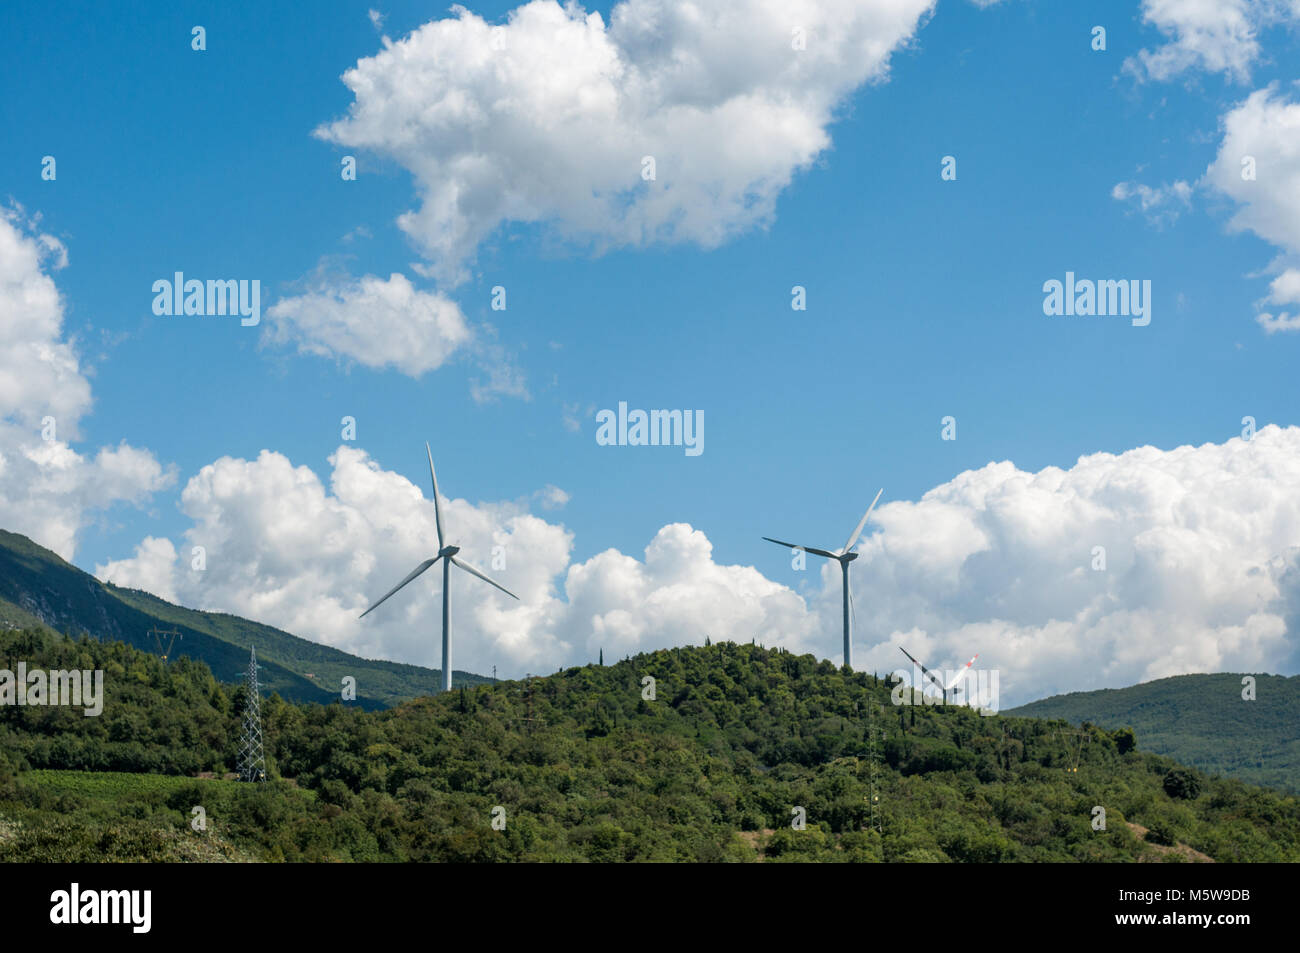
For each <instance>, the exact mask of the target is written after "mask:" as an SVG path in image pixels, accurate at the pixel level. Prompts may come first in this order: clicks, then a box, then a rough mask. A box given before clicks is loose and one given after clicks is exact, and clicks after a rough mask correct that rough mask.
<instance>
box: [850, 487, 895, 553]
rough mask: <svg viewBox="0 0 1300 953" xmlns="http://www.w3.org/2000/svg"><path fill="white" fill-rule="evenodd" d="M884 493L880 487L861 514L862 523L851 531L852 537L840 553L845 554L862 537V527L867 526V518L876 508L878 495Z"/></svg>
mask: <svg viewBox="0 0 1300 953" xmlns="http://www.w3.org/2000/svg"><path fill="white" fill-rule="evenodd" d="M884 492H885V488H884V487H883V486H882V487H881V488H880V490H879V492H877V493H876V498H875V499H874V500H872V501H871V505H870V506H868V507H867V511H866V512H865V513H863V514H862V522H861V523H859V524H858V528H857V529H855V530H854V531H853V535H852V536H850V537H849V541H848V542H847V543H845V544H844V548H843V549H841V550H840V552H841V553H847V552H848V551H849V550H850V549H852V548H853V544H854V543H856V542H857V541H858V537H859V536H861V535H862V527H864V526H866V525H867V517H868V516H870V515H871V511H872V510H874V509H875V508H876V503H878V502H879V501H880V494H881V493H884Z"/></svg>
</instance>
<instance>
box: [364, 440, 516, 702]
mask: <svg viewBox="0 0 1300 953" xmlns="http://www.w3.org/2000/svg"><path fill="white" fill-rule="evenodd" d="M424 451H425V453H427V454H428V455H429V476H430V477H431V478H432V479H433V519H434V525H435V526H437V528H438V555H436V556H434V557H433V558H432V559H426V560H425V561H424V562H422V563H420V565H418V566H416V567H415V568H414V569H413V570H411V574H410V575H409V576H407V577H406V578H405V579H403V580H402V581H401V582H399V583H398V584H397V585H396V586H394V587H393V588H392V589H390V590H389V591H388V592H387V593H385V595H384V597H383V599H380V600H379V601H378V602H376V603H375V604H374V605H372V606H371V607H370V608H369V609H367V610H366V611H365V612H363V613H361V616H360V618H363V619H364V618H365V617H366V616H368V615H369V614H370V613H372V612H374V611H375V610H376V609H378V608H379V606H380V605H382V604H383V602H384V600H385V599H387V598H388V597H389V596H391V595H392V594H393V593H395V592H397V590H399V589H401V588H402V587H403V586H405V585H406V584H407V583H408V582H410V581H411V580H412V579H414V578H415V577H416V576H418V575H420V573H422V572H424V571H425V570H426V569H428V568H429V567H431V566H432V565H433V564H434V563H436V562H437V561H438V560H439V559H441V560H442V561H443V563H442V690H443V691H444V692H449V691H451V585H450V584H451V567H452V566H458V567H460V568H461V569H463V570H465V571H466V572H467V573H470V574H471V575H474V576H478V577H479V578H480V579H482V580H483V581H484V582H486V583H488V584H489V585H493V586H496V587H497V588H498V589H500V590H501V591H502V592H504V593H505V594H506V595H507V596H509V597H510V598H511V599H518V598H519V597H518V596H517V595H515V594H514V593H513V592H511V591H510V590H509V589H507V588H506V587H505V586H503V585H501V584H500V583H497V582H494V581H493V580H491V579H489V578H488V577H487V575H485V574H484V573H482V572H480V571H479V570H478V569H475V568H474V567H473V566H471V565H470V564H469V563H467V562H466V561H465V560H463V559H460V558H459V557H457V555H456V554H457V553H459V552H460V547H459V546H449V545H447V543H446V541H445V539H444V537H443V530H442V504H440V503H439V502H438V474H437V473H435V472H434V470H433V451H432V450H430V449H429V445H428V444H427V443H426V444H425V445H424Z"/></svg>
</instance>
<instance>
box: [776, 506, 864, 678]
mask: <svg viewBox="0 0 1300 953" xmlns="http://www.w3.org/2000/svg"><path fill="white" fill-rule="evenodd" d="M884 492H885V490H884V488H883V487H882V488H881V489H880V491H879V492H878V493H877V494H876V498H875V499H874V500H872V501H871V505H870V506H868V507H867V511H866V512H865V513H863V514H862V520H861V521H860V522H859V523H858V528H857V529H855V530H854V531H853V535H852V536H850V537H849V541H848V542H847V543H845V544H844V548H843V549H841V550H840V551H839V552H837V553H829V552H827V551H826V550H824V549H813V548H812V547H811V546H798V545H796V544H795V543H784V542H782V541H781V540H779V539H773V538H772V537H771V536H764V537H763V538H764V539H765V540H767V541H768V542H769V543H776V544H777V545H778V546H787V547H789V548H790V549H800V550H803V551H804V552H806V553H812V554H813V555H814V556H824V557H826V558H827V559H836V560H839V564H840V570H841V572H843V574H844V664H845V665H847V666H848V667H849V668H850V669H852V668H853V629H852V626H851V625H850V623H849V600H850V599H852V595H851V594H850V592H849V563H851V562H853V560H855V559H857V558H858V554H857V553H855V552H852V549H853V546H854V544H855V543H857V541H858V537H859V536H861V535H862V527H864V526H866V525H867V517H868V516H870V515H871V511H872V510H874V509H875V508H876V503H877V502H879V500H880V494H881V493H884Z"/></svg>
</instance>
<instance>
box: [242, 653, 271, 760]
mask: <svg viewBox="0 0 1300 953" xmlns="http://www.w3.org/2000/svg"><path fill="white" fill-rule="evenodd" d="M244 688H245V691H246V693H247V701H246V703H245V707H244V734H243V737H242V738H241V739H240V742H239V780H241V781H265V780H266V758H265V756H264V755H263V753H262V709H261V696H260V695H259V694H258V690H257V649H255V648H249V650H248V677H247V678H246V679H245V680H244Z"/></svg>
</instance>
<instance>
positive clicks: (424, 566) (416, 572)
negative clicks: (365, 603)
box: [357, 556, 442, 619]
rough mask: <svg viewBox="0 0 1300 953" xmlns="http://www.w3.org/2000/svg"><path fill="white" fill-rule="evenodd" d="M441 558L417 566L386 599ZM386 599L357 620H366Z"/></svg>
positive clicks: (386, 595)
mask: <svg viewBox="0 0 1300 953" xmlns="http://www.w3.org/2000/svg"><path fill="white" fill-rule="evenodd" d="M441 558H442V557H441V556H434V557H433V558H432V559H426V560H425V561H424V562H422V563H420V565H418V566H416V567H415V569H414V570H412V572H411V574H410V575H409V576H407V577H406V578H405V579H403V580H402V581H401V582H399V583H398V584H397V585H395V586H393V588H392V589H389V590H388V592H387V593H386V594H385V595H384V599H387V598H388V597H389V596H391V595H392V594H393V593H395V592H396V591H397V590H398V589H401V588H402V587H403V586H404V585H406V584H407V583H408V582H410V581H411V580H412V579H414V578H415V577H416V576H418V575H419V574H420V573H422V572H424V571H425V570H426V569H428V568H429V567H430V566H432V565H433V564H434V563H436V562H437V561H438V560H439V559H441ZM384 599H380V600H379V602H376V603H375V604H374V605H373V606H371V607H370V608H369V609H367V610H366V611H365V612H363V613H361V615H359V616H358V617H357V618H359V619H364V618H365V617H366V616H368V615H369V614H370V613H372V612H374V611H375V610H376V609H378V608H379V605H380V603H382V602H383V601H384Z"/></svg>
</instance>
